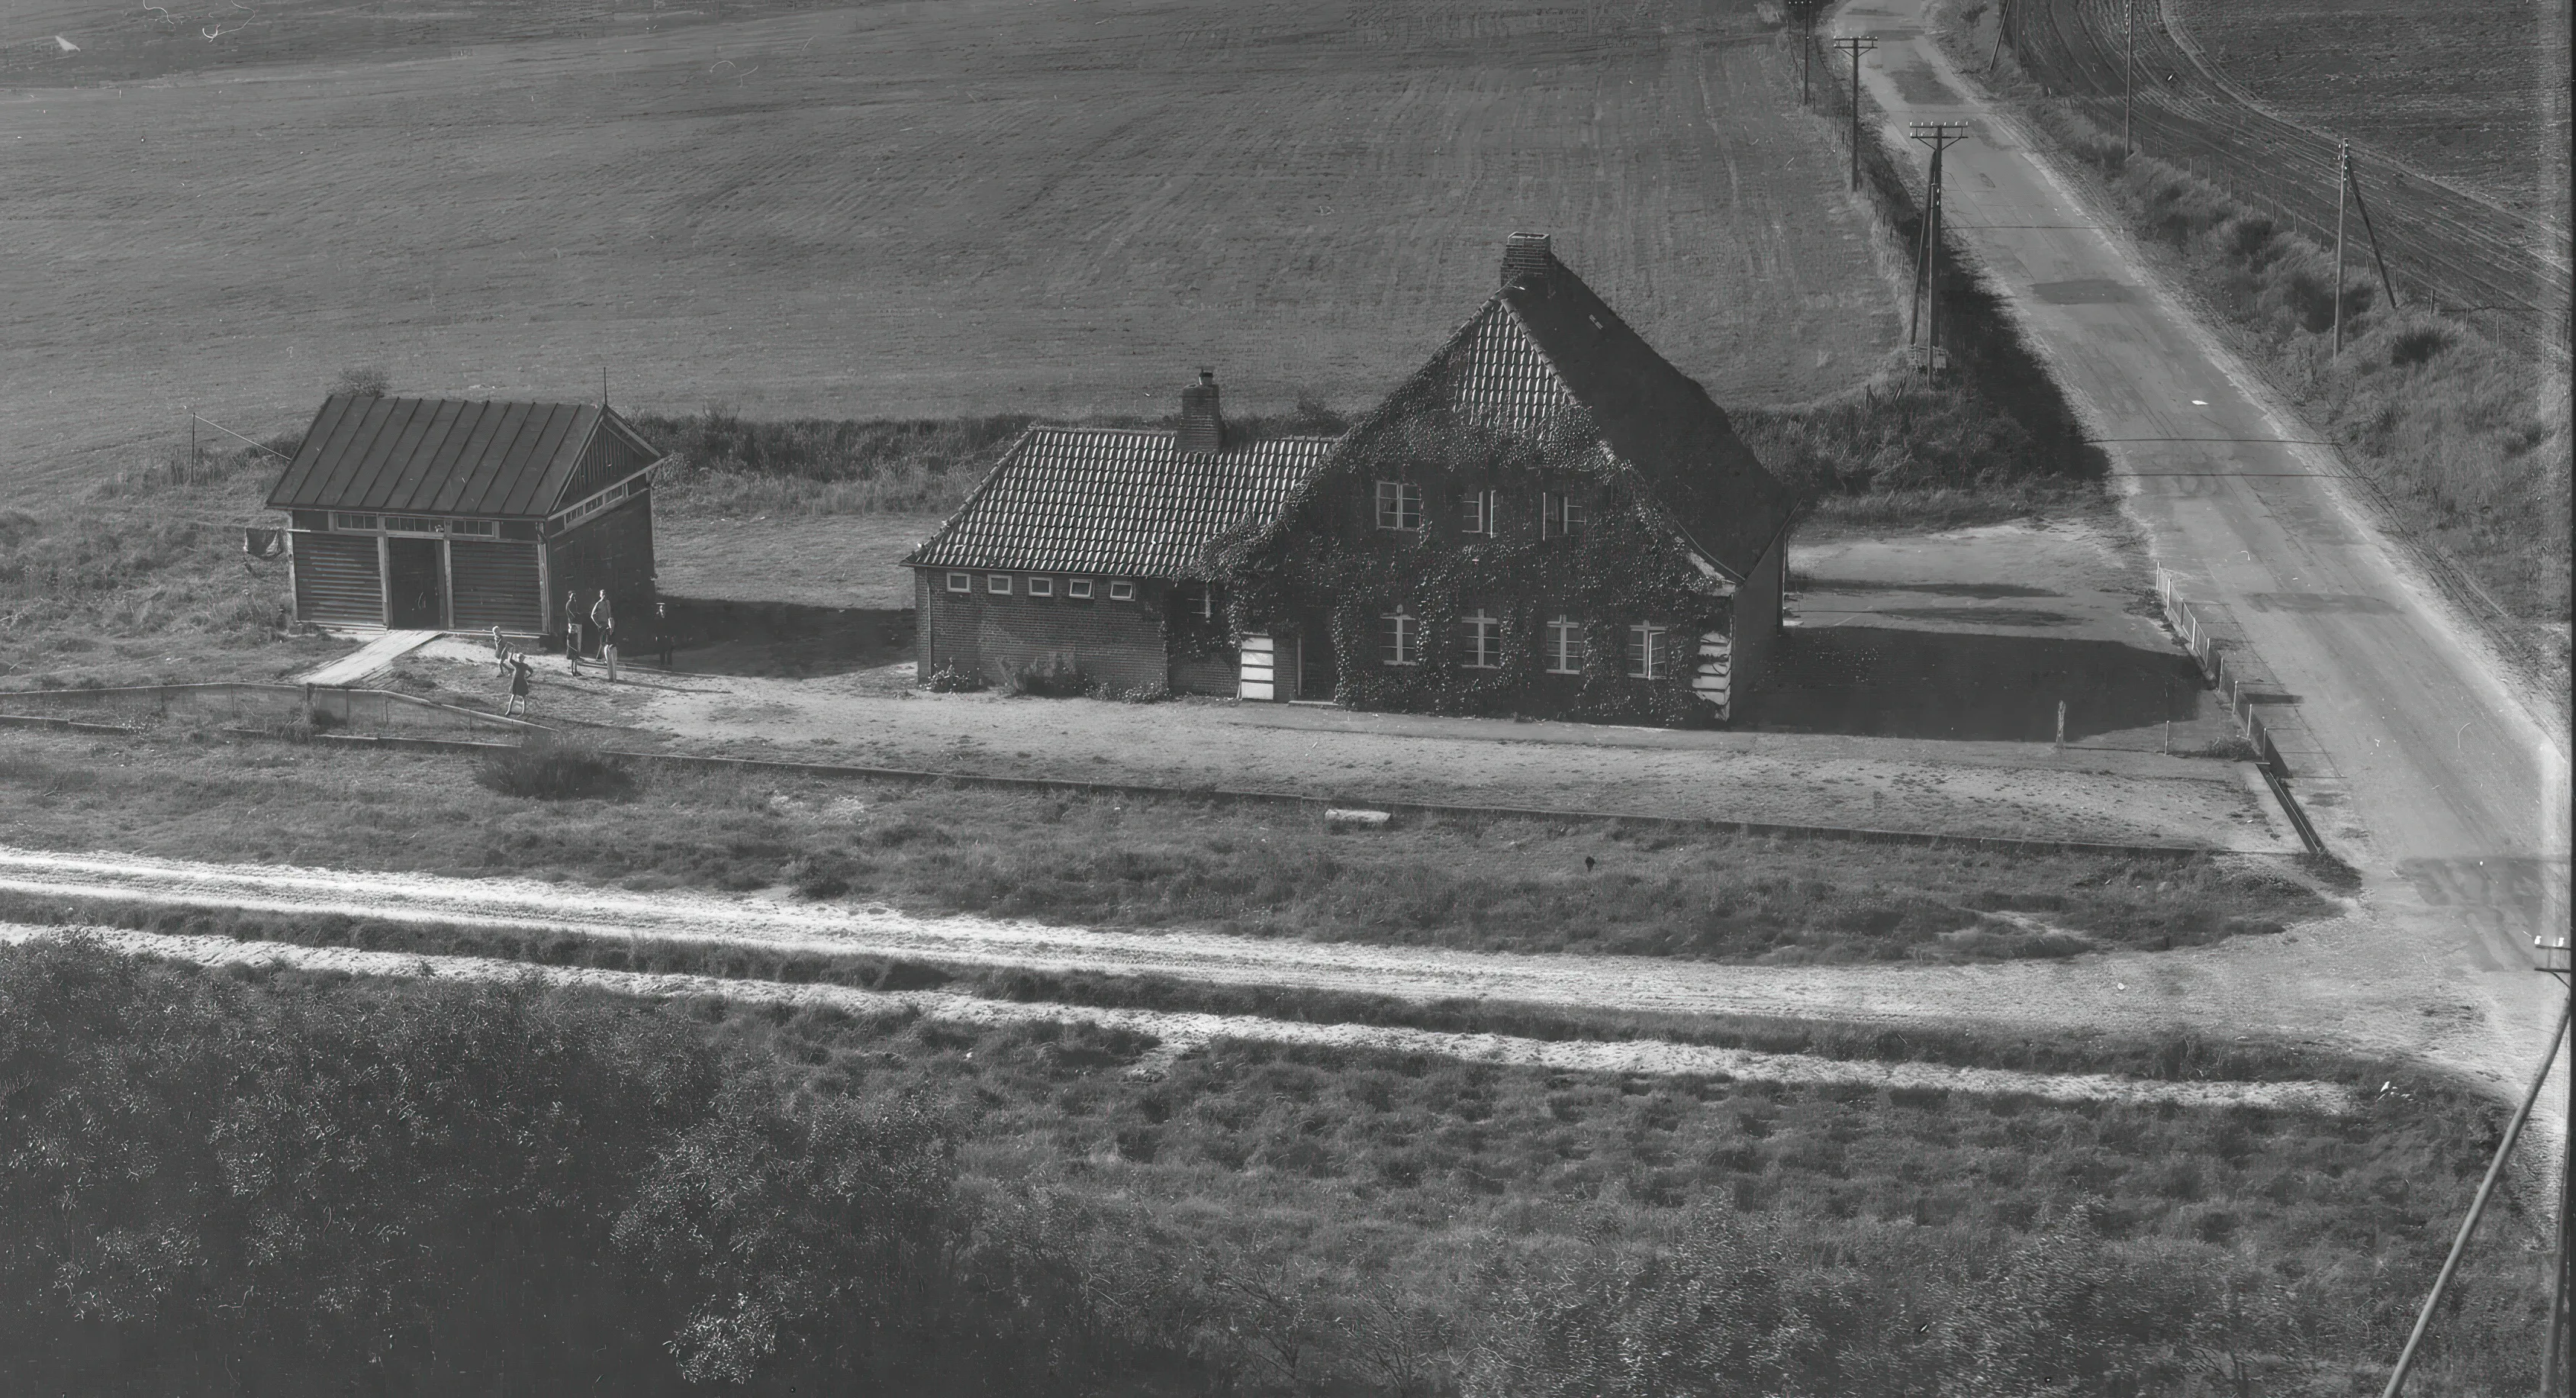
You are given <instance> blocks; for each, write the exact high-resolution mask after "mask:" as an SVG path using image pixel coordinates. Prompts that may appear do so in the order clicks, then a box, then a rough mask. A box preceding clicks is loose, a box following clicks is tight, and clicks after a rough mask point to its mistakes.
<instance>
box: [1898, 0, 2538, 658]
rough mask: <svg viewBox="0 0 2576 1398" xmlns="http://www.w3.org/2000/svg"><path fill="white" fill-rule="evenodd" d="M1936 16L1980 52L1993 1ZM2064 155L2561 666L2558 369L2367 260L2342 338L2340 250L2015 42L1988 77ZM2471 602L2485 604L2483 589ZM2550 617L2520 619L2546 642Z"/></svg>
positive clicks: (2426, 537)
mask: <svg viewBox="0 0 2576 1398" xmlns="http://www.w3.org/2000/svg"><path fill="white" fill-rule="evenodd" d="M1943 14H1944V15H1945V16H1946V19H1945V21H1944V23H1943V24H1942V25H1941V26H1940V27H1939V28H1938V30H1937V31H1936V32H1937V33H1938V34H1939V35H1940V39H1941V42H1942V43H1943V45H1944V46H1945V47H1946V48H1947V49H1948V51H1949V52H1950V53H1951V54H1952V55H1953V56H1954V57H1958V58H1960V59H1962V61H1963V62H1968V63H1971V64H1972V65H1973V66H1974V67H1976V68H1980V69H1981V68H1983V66H1984V65H1985V63H1986V60H1987V56H1988V54H1989V52H1990V50H1991V45H1992V41H1993V33H1994V30H1993V26H1994V23H1995V14H1996V12H1995V11H1994V9H1993V8H1992V7H1991V6H1989V5H1987V4H1985V3H1983V2H1982V0H1967V3H1965V4H1962V5H1959V6H1958V7H1957V8H1955V9H1950V10H1945V11H1943ZM1986 83H1987V85H1988V86H1989V87H1990V88H1992V89H1994V90H1995V91H1997V92H1999V93H2000V94H2002V95H2003V97H2004V98H2005V100H2006V101H2007V102H2008V103H2009V104H2010V105H2011V106H2012V107H2013V108H2014V109H2015V110H2016V111H2018V112H2019V113H2021V114H2022V115H2023V116H2025V117H2026V118H2028V119H2029V121H2030V123H2031V125H2033V126H2034V127H2036V128H2037V129H2038V130H2039V131H2040V132H2041V133H2043V134H2045V135H2046V136H2047V137H2049V138H2050V139H2051V140H2052V141H2053V143H2054V144H2055V146H2056V148H2057V149H2058V150H2059V151H2060V152H2062V153H2063V154H2065V155H2067V156H2069V157H2071V159H2072V160H2073V162H2074V163H2075V165H2076V166H2077V168H2078V169H2079V170H2080V171H2081V172H2082V173H2083V174H2084V175H2085V176H2086V177H2087V178H2088V180H2089V181H2090V183H2091V184H2092V185H2093V187H2094V188H2095V190H2096V191H2097V193H2098V194H2100V195H2101V196H2102V198H2103V201H2104V202H2105V203H2107V204H2108V205H2109V206H2110V207H2111V208H2112V209H2114V210H2116V211H2117V212H2118V213H2120V214H2121V215H2123V216H2124V217H2125V218H2126V219H2127V220H2128V223H2129V227H2130V231H2131V232H2132V233H2134V234H2136V235H2137V236H2138V238H2139V239H2140V240H2141V241H2142V242H2144V243H2146V244H2147V245H2148V246H2150V247H2151V248H2155V249H2158V250H2160V251H2161V252H2162V253H2163V254H2165V255H2166V256H2167V257H2168V258H2169V259H2170V261H2171V263H2172V265H2174V266H2175V267H2176V268H2178V269H2179V270H2180V271H2181V273H2182V274H2183V279H2184V281H2185V282H2186V284H2187V285H2188V286H2189V287H2190V289H2191V291H2192V292H2193V293H2194V294H2195V296H2196V297H2197V298H2198V299H2199V301H2200V302H2201V303H2202V304H2203V305H2205V306H2207V307H2208V308H2209V309H2210V310H2211V311H2213V312H2214V313H2215V314H2216V315H2217V316H2218V318H2219V319H2220V321H2221V322H2222V327H2223V328H2224V329H2225V330H2227V331H2229V332H2230V338H2231V339H2232V340H2233V341H2234V342H2235V345H2236V347H2237V348H2238V350H2239V351H2240V352H2242V353H2244V354H2245V355H2246V356H2247V357H2248V358H2249V359H2251V360H2252V361H2253V362H2254V363H2255V364H2256V365H2257V366H2258V367H2259V368H2260V369H2261V371H2262V372H2263V373H2264V375H2265V377H2266V378H2267V379H2268V380H2269V381H2270V382H2271V384H2272V385H2273V386H2274V387H2275V388H2276V389H2278V390H2280V391H2281V392H2282V393H2283V394H2284V395H2285V396H2287V397H2288V398H2289V399H2290V400H2291V401H2292V402H2293V403H2294V404H2296V405H2297V407H2298V408H2299V410H2300V412H2301V413H2302V414H2303V415H2305V416H2306V417H2308V418H2309V419H2310V420H2311V421H2312V422H2314V423H2315V424H2316V425H2317V426H2318V427H2319V428H2320V429H2321V430H2323V431H2324V432H2325V433H2326V434H2327V435H2328V436H2330V437H2331V438H2332V439H2333V440H2334V441H2335V443H2336V444H2337V445H2338V446H2339V447H2340V448H2341V449H2342V451H2343V453H2344V455H2345V457H2346V459H2348V460H2350V461H2352V462H2353V463H2354V464H2355V465H2357V466H2358V467H2359V468H2360V469H2361V471H2362V472H2363V473H2364V475H2365V476H2366V477H2367V478H2368V479H2369V481H2370V482H2371V483H2373V484H2374V485H2375V486H2376V487H2377V489H2378V491H2379V492H2380V494H2381V495H2382V497H2383V498H2384V500H2385V501H2386V502H2387V504H2388V506H2389V508H2390V509H2391V510H2392V512H2393V513H2394V514H2395V516H2396V519H2397V522H2398V523H2399V524H2400V526H2401V527H2403V528H2404V529H2405V530H2406V531H2407V532H2408V533H2410V534H2412V535H2413V536H2415V538H2416V539H2417V540H2418V541H2419V542H2421V543H2423V544H2425V545H2428V546H2429V547H2430V548H2432V549H2433V550H2435V551H2436V552H2437V554H2439V555H2441V556H2445V557H2447V558H2448V559H2449V560H2451V561H2453V562H2455V563H2456V564H2457V565H2458V566H2459V567H2461V568H2463V569H2464V570H2465V571H2466V572H2467V573H2468V574H2469V575H2470V576H2471V577H2472V578H2474V579H2475V581H2476V582H2477V584H2478V585H2479V586H2480V587H2481V588H2483V589H2484V591H2485V593H2486V594H2487V595H2489V596H2490V597H2492V598H2493V599H2494V600H2495V601H2496V602H2497V603H2498V604H2500V605H2501V606H2502V607H2503V608H2505V609H2506V610H2507V611H2508V612H2509V613H2510V614H2511V615H2512V616H2513V617H2515V618H2517V619H2519V620H2521V621H2524V622H2529V623H2539V624H2541V625H2542V626H2543V627H2554V628H2556V630H2555V635H2556V636H2557V638H2558V639H2557V641H2556V647H2557V663H2558V664H2559V665H2560V666H2561V667H2562V668H2563V666H2564V664H2565V651H2564V644H2565V641H2564V637H2565V631H2564V626H2565V623H2566V621H2567V619H2568V577H2569V575H2568V568H2569V558H2570V553H2569V535H2568V521H2569V503H2570V502H2569V495H2568V489H2569V483H2568V472H2567V469H2566V456H2567V444H2568V422H2567V413H2566V398H2565V383H2564V380H2563V378H2560V377H2557V376H2555V375H2553V374H2552V373H2551V372H2550V371H2549V370H2548V369H2547V367H2546V366H2545V365H2543V364H2541V363H2539V362H2536V360H2534V359H2533V358H2532V357H2530V356H2529V355H2527V354H2526V353H2525V352H2523V351H2520V350H2518V349H2516V348H2515V347H2513V346H2512V345H2509V344H2507V343H2505V342H2502V341H2499V340H2497V339H2495V338H2492V337H2490V336H2489V335H2487V334H2486V333H2485V332H2483V331H2482V330H2481V329H2480V328H2479V327H2478V326H2477V325H2475V324H2474V323H2473V322H2471V321H2470V320H2469V319H2468V318H2467V317H2465V316H2462V315H2438V314H2434V313H2432V312H2430V311H2429V310H2426V309H2425V308H2422V307H2415V306H2410V307H2406V308H2404V309H2399V308H2395V307H2391V306H2388V305H2386V304H2384V303H2383V302H2382V300H2381V299H2380V295H2379V287H2378V284H2377V282H2376V281H2375V280H2374V279H2373V278H2372V277H2371V276H2370V275H2369V272H2368V264H2367V263H2366V262H2364V263H2361V264H2359V265H2358V266H2356V267H2355V268H2354V269H2353V270H2352V273H2351V274H2350V275H2347V277H2346V278H2345V281H2344V294H2343V312H2344V330H2345V345H2344V351H2343V353H2342V355H2341V356H2336V355H2334V354H2333V353H2332V335H2331V332H2332V327H2333V323H2334V314H2335V297H2334V290H2333V288H2334V272H2333V255H2332V250H2331V249H2328V248H2321V247H2319V246H2318V245H2316V244H2315V243H2313V242H2311V241H2309V240H2308V239H2307V238H2306V237H2304V236H2301V235H2300V234H2298V233H2297V232H2295V231H2293V230H2291V229H2289V228H2286V227H2283V226H2281V225H2280V224H2278V223H2277V222H2275V221H2274V220H2273V219H2272V218H2270V217H2269V216H2268V215H2265V214H2263V213H2261V212H2259V211H2257V210H2255V209H2252V208H2249V207H2247V206H2246V205H2244V204H2241V203H2239V202H2237V201H2236V200H2234V199H2232V198H2231V197H2230V196H2229V194H2228V192H2227V191H2226V190H2225V189H2223V188H2220V187H2218V186H2216V185H2213V184H2211V183H2209V182H2208V181H2206V180H2203V179H2201V178H2199V177H2198V176H2196V175H2194V174H2192V173H2191V172H2189V171H2186V170H2183V169H2181V168H2179V167H2177V166H2174V165H2171V164H2169V163H2167V162H2165V161H2162V160H2158V159H2156V158H2154V157H2153V156H2146V155H2135V156H2131V155H2124V153H2123V151H2122V149H2121V143H2120V141H2119V139H2118V137H2117V135H2116V134H2115V133H2111V132H2106V131H2103V130H2101V129H2100V128H2098V127H2096V126H2094V125H2093V124H2092V123H2091V122H2090V121H2089V120H2087V119H2086V118H2085V116H2084V115H2083V114H2082V113H2081V112H2080V111H2079V110H2078V109H2077V107H2076V105H2075V104H2074V103H2073V102H2072V101H2071V100H2069V99H2063V98H2053V97H2050V96H2048V95H2047V94H2046V93H2045V92H2043V91H2042V90H2041V89H2040V88H2039V86H2038V85H2037V84H2036V83H2034V82H2032V81H2031V80H2030V79H2029V78H2028V77H2027V76H2026V75H2025V74H2023V73H2022V71H2021V70H2020V68H2019V67H2018V65H2017V64H2015V62H2014V60H2013V57H2012V55H2011V54H2010V52H2009V51H2007V52H2005V53H2004V54H2003V55H2002V57H2001V59H2000V61H1999V62H1998V63H1997V65H1996V69H1995V72H1994V74H1993V75H1992V76H1990V77H1988V78H1987V79H1986ZM2472 609H2473V610H2475V609H2476V608H2475V606H2474V604H2473V606H2472ZM2546 634H2549V633H2548V632H2546V631H2530V630H2526V631H2525V633H2524V639H2525V641H2526V642H2527V643H2528V642H2533V641H2537V640H2539V639H2540V638H2541V637H2542V636H2544V635H2546Z"/></svg>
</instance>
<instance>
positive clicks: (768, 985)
mask: <svg viewBox="0 0 2576 1398" xmlns="http://www.w3.org/2000/svg"><path fill="white" fill-rule="evenodd" d="M59 931H60V929H56V928H45V927H28V926H24V925H20V924H12V923H0V942H22V941H28V940H31V939H33V938H36V937H41V936H47V935H58V934H59ZM90 931H91V934H92V935H95V936H97V937H98V938H99V939H100V940H101V941H103V942H104V943H105V944H106V945H108V946H111V947H114V948H116V949H117V950H120V951H125V952H130V953H133V954H136V955H141V956H162V957H169V958H171V959H174V960H180V961H193V962H197V963H199V964H201V965H208V966H220V965H226V964H239V963H246V964H254V965H257V964H273V965H284V966H292V967H297V968H300V969H306V970H316V971H345V972H348V973H350V974H352V975H366V976H428V977H434V978H439V979H448V980H507V979H513V978H519V977H534V978H536V979H538V980H541V981H544V982H546V983H547V984H550V985H567V986H588V987H592V988H595V989H600V990H608V991H614V992H616V993H618V994H623V995H648V996H684V995H685V996H722V997H724V998H725V999H728V1000H746V1001H754V1002H758V1003H763V1004H784V1005H829V1006H832V1007H834V1008H837V1009H843V1010H847V1011H850V1012H852V1013H854V1014H889V1013H907V1012H909V1013H914V1014H920V1015H924V1016H927V1017H928V1018H931V1019H939V1020H947V1021H951V1022H958V1023H971V1024H1015V1023H1031V1022H1043V1021H1058V1022H1063V1021H1082V1022H1087V1023H1092V1024H1098V1025H1102V1026H1105V1027H1109V1028H1117V1029H1126V1030H1132V1031H1135V1032H1138V1033H1144V1034H1150V1035H1153V1036H1154V1037H1155V1038H1157V1039H1159V1040H1161V1041H1162V1042H1161V1044H1160V1045H1159V1046H1158V1048H1157V1050H1156V1051H1155V1052H1154V1053H1152V1054H1149V1055H1147V1056H1146V1057H1145V1058H1144V1059H1143V1060H1141V1061H1140V1062H1139V1063H1138V1065H1137V1068H1138V1070H1140V1071H1145V1072H1153V1071H1156V1070H1157V1069H1158V1067H1159V1066H1160V1065H1162V1064H1166V1063H1168V1062H1170V1061H1171V1059H1172V1058H1174V1057H1177V1056H1178V1055H1180V1054H1183V1053H1187V1052H1189V1051H1190V1050H1192V1049H1195V1048H1199V1047H1201V1046H1203V1045H1205V1044H1207V1043H1209V1042H1211V1041H1213V1040H1217V1039H1255V1040H1261V1041H1264V1042H1269V1043H1286V1044H1299V1045H1311V1046H1321V1047H1335V1048H1366V1049H1379V1050H1384V1051H1388V1052H1393V1053H1425V1054H1439V1055H1442V1056H1445V1057H1456V1058H1466V1059H1473V1060H1475V1061H1477V1062H1482V1063H1496V1064H1508V1065H1512V1066H1516V1067H1541V1068H1556V1069H1565V1070H1570V1071H1574V1072H1585V1073H1631V1074H1653V1075H1659V1076H1660V1075H1666V1074H1671V1075H1692V1076H1710V1077H1728V1078H1740V1079H1747V1080H1751V1081H1756V1082H1789V1083H1869V1084H1873V1085H1877V1086H1882V1087H1891V1088H1900V1089H1912V1090H1916V1091H1921V1090H1924V1089H1934V1090H1939V1091H1947V1092H1967V1093H1979V1094H1992V1095H2002V1094H2028V1095H2031V1096H2035V1097H2044V1098H2048V1099H2050V1100H2052V1101H2060V1102H2075V1101H2105V1102H2113V1101H2116V1102H2137V1103H2158V1102H2173V1103H2177V1104H2180V1105H2182V1106H2188V1107H2224V1106H2262V1107H2274V1108H2286V1109H2292V1110H2301V1111H2316V1112H2327V1113H2340V1112H2343V1111H2347V1110H2349V1109H2350V1108H2351V1106H2352V1094H2351V1093H2350V1092H2349V1091H2347V1090H2346V1089H2344V1088H2341V1087H2338V1086H2336V1085H2334V1084H2332V1083H2322V1082H2273V1083H2244V1082H2151V1081H2146V1080H2142V1079H2136V1078H2119V1077H2112V1076H2109V1075H2106V1074H2100V1073H2023V1072H2011V1071H2006V1070H2002V1069H1994V1068H1952V1067H1946V1066H1943V1065H1940V1064H1932V1063H1868V1062H1857V1061H1852V1060H1846V1059H1828V1058H1811V1057H1808V1056H1805V1055H1802V1054H1778V1053H1757V1052H1753V1051H1751V1050H1747V1049H1724V1048H1710V1047H1706V1046H1702V1045H1696V1044H1670V1043H1659V1042H1655V1041H1651V1040H1646V1041H1630V1042H1621V1043H1606V1042H1597V1041H1573V1040H1542V1039H1523V1038H1515V1037H1512V1036H1509V1035H1499V1034H1442V1033H1435V1032H1432V1031H1429V1030H1421V1029H1391V1028H1383V1027H1380V1026H1376V1025H1360V1024H1309V1023H1303V1022H1292V1021H1287V1020H1275V1019H1258V1018H1254V1017H1251V1016H1247V1015H1211V1014H1192V1013H1185V1012H1174V1011H1167V1010H1129V1009H1100V1008H1095V1007H1091V1006H1082V1005H1049V1004H1031V1003H1025V1002H1021V1001H1015V1000H981V999H976V998H974V997H972V996H965V995H950V994H945V993H942V992H937V991H918V990H911V991H875V990H856V989H852V988H851V987H848V986H839V985H791V984H787V983H784V982H780V981H749V980H725V979H718V978H715V977H712V976H677V975H649V974H642V973H638V972H632V971H597V970H586V969H585V970H573V969H566V968H562V967H551V966H549V967H533V966H528V965H524V964H521V963H518V962H511V961H495V960H491V959H489V958H484V957H471V956H421V955H418V954H411V953H401V952H379V951H358V950H354V949H351V948H348V947H299V946H288V945H285V944H282V943H276V942H237V941H233V940H231V939H229V938H225V937H172V936H162V935H159V934H156V933H149V932H124V931H116V930H111V929H90Z"/></svg>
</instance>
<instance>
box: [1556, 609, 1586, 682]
mask: <svg viewBox="0 0 2576 1398" xmlns="http://www.w3.org/2000/svg"><path fill="white" fill-rule="evenodd" d="M1587 644H1588V643H1587V641H1586V639H1585V637H1584V634H1583V619H1582V618H1581V617H1575V616H1566V615H1563V614H1559V615H1556V616H1552V617H1549V618H1548V619H1547V672H1548V673H1549V674H1551V675H1579V674H1582V673H1583V664H1584V661H1585V660H1586V659H1588V658H1589V657H1588V654H1587Z"/></svg>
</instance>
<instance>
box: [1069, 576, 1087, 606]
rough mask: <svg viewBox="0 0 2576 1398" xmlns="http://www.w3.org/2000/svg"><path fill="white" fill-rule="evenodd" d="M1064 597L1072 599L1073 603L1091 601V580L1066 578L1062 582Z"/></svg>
mask: <svg viewBox="0 0 2576 1398" xmlns="http://www.w3.org/2000/svg"><path fill="white" fill-rule="evenodd" d="M1064 595H1065V596H1067V597H1070V598H1072V599H1073V600H1074V601H1077V602H1088V601H1090V600H1091V579H1089V578H1067V579H1065V580H1064Z"/></svg>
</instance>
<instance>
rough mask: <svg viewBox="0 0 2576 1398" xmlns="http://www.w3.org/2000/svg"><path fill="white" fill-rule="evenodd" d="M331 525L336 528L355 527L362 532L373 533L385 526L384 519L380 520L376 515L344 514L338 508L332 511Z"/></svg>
mask: <svg viewBox="0 0 2576 1398" xmlns="http://www.w3.org/2000/svg"><path fill="white" fill-rule="evenodd" d="M331 527H332V528H334V529H355V530H358V531H360V532H362V533H367V534H373V533H374V532H376V531H377V530H378V529H381V528H383V527H384V525H383V523H382V521H380V520H378V519H377V518H376V516H374V515H344V514H342V513H340V512H339V511H337V510H333V511H332V512H331Z"/></svg>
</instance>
